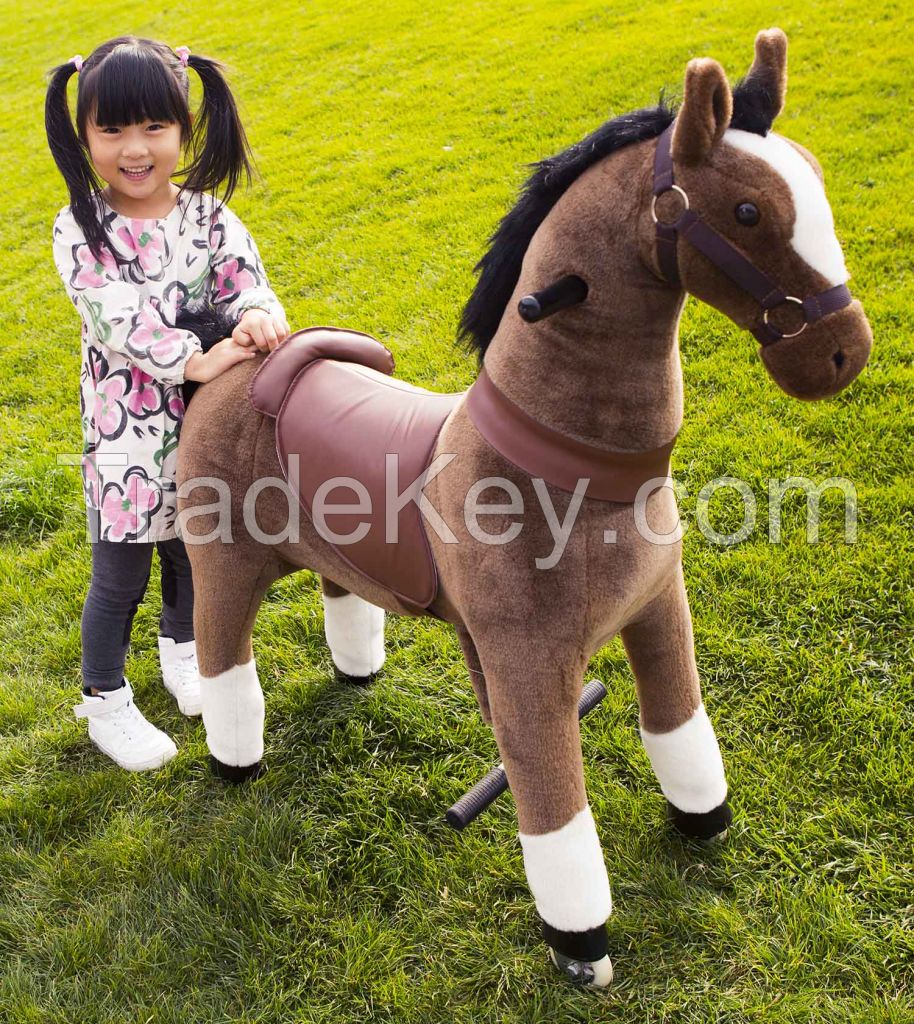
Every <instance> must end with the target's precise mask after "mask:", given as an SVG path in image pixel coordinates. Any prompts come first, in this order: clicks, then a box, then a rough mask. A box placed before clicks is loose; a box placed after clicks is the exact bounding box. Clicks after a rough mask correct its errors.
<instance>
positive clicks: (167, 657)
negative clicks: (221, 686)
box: [159, 636, 203, 717]
mask: <svg viewBox="0 0 914 1024" xmlns="http://www.w3.org/2000/svg"><path fill="white" fill-rule="evenodd" d="M159 664H160V665H161V666H162V682H163V683H164V684H165V689H166V690H168V692H169V693H170V694H171V695H172V696H173V697H174V699H175V700H176V701H177V702H178V707H179V708H180V709H181V714H182V715H188V716H189V717H192V716H194V715H199V714H200V713H201V712H202V711H203V698H202V697H201V696H200V670H199V668H197V645H196V641H194V640H187V641H186V642H185V643H183V644H176V643H175V642H174V640H172V639H171V638H170V637H167V636H160V637H159Z"/></svg>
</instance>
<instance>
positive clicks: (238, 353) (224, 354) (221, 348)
mask: <svg viewBox="0 0 914 1024" xmlns="http://www.w3.org/2000/svg"><path fill="white" fill-rule="evenodd" d="M256 355H257V351H256V349H253V348H243V347H242V346H241V345H239V344H237V343H236V342H235V341H234V340H233V339H232V338H223V339H222V341H217V342H216V344H215V345H213V347H212V348H211V349H210V350H209V352H195V353H194V354H193V355H192V356H191V357H190V359H188V360H187V363H186V364H185V366H184V379H185V380H196V381H199V382H200V383H201V384H205V383H206V382H207V381H209V380H212V379H213V378H214V377H218V376H219V374H220V373H225V371H226V370H228V369H229V368H230V367H232V366H234V365H235V363H243V362H244V361H245V360H246V359H253V358H254V356H256Z"/></svg>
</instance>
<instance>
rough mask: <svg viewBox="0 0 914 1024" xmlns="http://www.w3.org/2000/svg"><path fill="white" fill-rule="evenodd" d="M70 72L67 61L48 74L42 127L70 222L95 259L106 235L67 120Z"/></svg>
mask: <svg viewBox="0 0 914 1024" xmlns="http://www.w3.org/2000/svg"><path fill="white" fill-rule="evenodd" d="M74 71H76V65H75V63H74V62H73V61H72V60H69V61H67V63H66V64H61V65H59V66H58V67H56V68H54V70H53V71H52V72H51V73H50V76H49V82H48V95H47V98H46V99H45V105H44V125H45V131H46V132H47V136H48V147H49V148H50V150H51V155H52V156H53V157H54V162H55V163H56V164H57V167H58V170H59V171H60V173H61V174H62V175H63V179H64V181H65V182H66V185H67V191H68V193H69V195H70V210H71V212H72V214H73V218H74V220H75V221H76V223H77V224H78V225H79V227H80V229H81V230H82V233H83V235H84V236H85V238H86V241H87V243H88V245H89V248H90V250H91V251H92V254H93V255H94V256H95V257H96V259H98V258H100V256H101V249H102V246H103V245H105V243H106V242H107V235H106V233H105V228H104V225H103V224H102V217H101V212H102V211H101V208H100V204H99V202H98V200H97V198H96V196H97V193H98V189H99V185H100V183H99V180H98V178H97V177H96V175H95V172H94V171H93V170H92V165H91V164H90V163H89V159H88V157H87V155H86V150H85V147H84V146H83V145H82V143H81V142H80V141H79V136H78V135H77V134H76V129H75V128H74V127H73V122H72V120H71V119H70V108H69V105H68V104H67V82H69V80H70V76H71V75H72V74H73V72H74Z"/></svg>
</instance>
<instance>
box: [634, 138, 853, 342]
mask: <svg viewBox="0 0 914 1024" xmlns="http://www.w3.org/2000/svg"><path fill="white" fill-rule="evenodd" d="M675 123H676V122H675V121H674V122H673V124H671V125H670V126H669V127H668V128H667V129H666V131H664V133H663V134H662V135H661V136H660V139H659V140H658V143H657V151H656V153H655V155H654V188H653V198H652V200H651V219H652V220H653V221H654V224H655V225H656V229H657V232H656V242H657V261H658V263H659V264H660V272H661V274H662V275H663V277H664V278H665V279H666V281H667V283H668V284H671V285H673V286H674V287H676V288H681V287H682V279H681V278H680V276H679V265H678V263H677V260H676V240H677V238H678V237H681V238H683V239H685V240H686V241H687V242H689V243H690V244H691V245H694V246H695V248H696V249H698V251H699V252H701V253H703V254H704V255H705V256H707V258H708V259H709V260H710V261H711V262H712V263H713V264H714V266H715V267H717V268H718V270H720V271H722V272H723V273H724V274H726V275H727V277H729V278H730V280H731V281H733V282H734V283H735V284H737V285H739V287H740V288H742V289H743V291H745V292H748V293H749V294H750V295H751V296H752V297H753V298H754V299H755V300H756V301H757V302H758V303H759V304H760V305H761V307H762V318H761V320H760V321H759V322H758V323H756V324H755V325H754V326H752V327H750V328H749V330H750V331H751V332H752V333H753V334H754V335H755V337H756V338H757V339H758V341H759V342H760V343H761V344H762V345H772V344H774V342H776V341H780V340H781V339H782V338H795V337H796V336H797V335H798V334H802V333H803V331H805V330H806V328H807V327H808V326H809V324H811V323H815V322H816V321H817V320H821V319H822V318H823V317H825V316H828V315H829V313H836V312H837V311H838V310H839V309H844V307H845V306H847V305H849V304H850V302H851V298H852V297H851V293H850V289H849V288H848V287H847V285H846V284H837V285H835V286H834V287H833V288H828V289H826V290H825V291H823V292H819V294H818V295H812V296H810V297H809V298H806V299H798V298H796V297H795V296H793V295H788V294H787V293H786V292H784V291H783V290H782V289H781V288H780V287H779V286H778V285H776V284H775V283H774V282H773V281H772V280H771V278H770V277H768V276H767V275H766V274H764V273H763V272H762V271H761V270H759V269H758V268H757V267H756V266H755V265H754V264H752V263H750V262H749V260H747V259H746V257H745V256H743V255H742V253H740V252H739V251H738V250H737V249H736V248H734V246H733V245H731V244H730V242H728V241H727V240H726V239H725V238H724V237H723V236H721V235H719V234H718V233H717V232H716V231H714V230H713V228H710V227H709V226H708V225H707V224H706V223H705V222H704V221H703V220H702V219H701V216H700V215H699V214H697V213H696V212H695V211H694V210H693V209H691V208H690V205H689V197H688V195H686V193H685V191H684V190H683V189H681V188H680V187H679V186H678V185H676V184H674V182H673V153H672V139H673V127H674V125H675ZM671 191H672V192H676V193H678V194H679V196H680V197H681V199H682V201H683V203H684V208H683V211H682V213H680V215H679V217H678V218H677V219H676V220H675V221H672V222H671V223H665V222H664V221H661V220H660V219H659V218H658V217H657V199H658V198H659V197H660V196H661V195H663V194H664V193H665V192H671ZM785 302H792V303H795V304H796V305H797V306H799V307H800V309H801V311H802V313H803V318H804V320H803V326H802V327H800V329H799V330H798V331H793V332H792V333H790V334H786V333H784V332H782V331H780V330H778V328H777V327H775V326H774V324H772V323H771V322H770V321H769V319H768V315H769V313H770V311H771V310H772V309H774V308H775V306H780V305H782V304H783V303H785Z"/></svg>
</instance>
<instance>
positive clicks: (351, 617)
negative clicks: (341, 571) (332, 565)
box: [321, 576, 384, 686]
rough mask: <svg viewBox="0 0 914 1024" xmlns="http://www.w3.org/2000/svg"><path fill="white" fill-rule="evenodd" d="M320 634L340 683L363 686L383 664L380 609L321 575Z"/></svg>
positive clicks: (382, 614) (382, 619) (382, 621)
mask: <svg viewBox="0 0 914 1024" xmlns="http://www.w3.org/2000/svg"><path fill="white" fill-rule="evenodd" d="M321 592H322V596H323V601H324V636H325V637H326V638H327V646H328V647H329V648H330V657H331V658H332V659H333V665H334V667H335V669H336V677H337V679H339V680H340V681H341V682H346V683H353V684H355V685H356V686H365V685H367V684H368V683H370V682H372V680H373V679H374V678H375V676H377V674H378V672H380V670H381V666H382V665H383V664H384V609H383V608H378V607H377V606H376V605H373V604H369V603H368V602H367V601H365V600H363V599H362V598H361V597H359V595H358V594H352V593H350V592H349V591H348V590H344V589H343V588H342V587H341V586H339V585H337V584H336V583H334V582H333V581H332V580H328V579H327V577H326V576H322V577H321Z"/></svg>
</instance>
